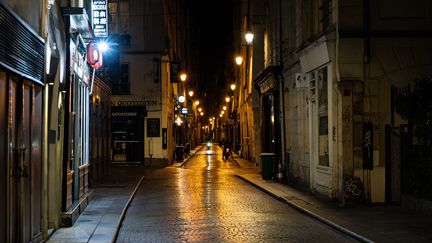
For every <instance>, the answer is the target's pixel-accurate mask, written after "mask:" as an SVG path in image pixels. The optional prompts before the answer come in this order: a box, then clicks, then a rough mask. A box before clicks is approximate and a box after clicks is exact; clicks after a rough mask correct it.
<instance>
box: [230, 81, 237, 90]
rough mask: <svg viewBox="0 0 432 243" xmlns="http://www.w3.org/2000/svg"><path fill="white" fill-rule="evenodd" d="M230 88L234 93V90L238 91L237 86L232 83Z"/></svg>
mask: <svg viewBox="0 0 432 243" xmlns="http://www.w3.org/2000/svg"><path fill="white" fill-rule="evenodd" d="M230 88H231V90H232V91H234V90H235V89H236V85H235V83H232V84H231V85H230Z"/></svg>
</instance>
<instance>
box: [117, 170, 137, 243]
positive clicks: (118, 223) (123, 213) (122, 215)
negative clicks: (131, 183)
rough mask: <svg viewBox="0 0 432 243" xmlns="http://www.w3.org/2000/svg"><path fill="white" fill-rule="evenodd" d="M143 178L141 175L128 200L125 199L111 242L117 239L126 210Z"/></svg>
mask: <svg viewBox="0 0 432 243" xmlns="http://www.w3.org/2000/svg"><path fill="white" fill-rule="evenodd" d="M143 180H144V176H141V179H140V180H139V182H138V184H137V185H136V186H135V189H134V190H133V192H132V194H131V195H130V197H129V200H128V201H127V203H126V205H125V206H124V208H123V210H122V213H121V214H120V217H119V220H118V222H117V227H116V231H115V233H114V237H113V239H112V240H111V242H112V243H114V242H116V241H117V238H118V235H119V232H120V227H121V225H122V224H123V220H124V217H125V216H126V212H127V210H128V209H129V206H130V204H131V203H132V200H133V198H134V197H135V194H136V192H137V191H138V188H139V187H140V186H141V183H142V181H143Z"/></svg>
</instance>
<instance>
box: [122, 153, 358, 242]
mask: <svg viewBox="0 0 432 243" xmlns="http://www.w3.org/2000/svg"><path fill="white" fill-rule="evenodd" d="M221 153H222V150H221V149H220V148H219V147H218V146H216V145H213V146H212V150H211V151H210V150H206V148H205V147H204V148H203V149H202V150H200V151H199V152H198V153H197V154H196V155H195V156H194V157H192V158H191V159H190V160H189V161H188V163H187V164H186V165H185V166H184V167H183V168H175V167H169V168H164V169H160V170H155V171H154V172H152V173H151V174H149V175H148V176H146V177H145V181H144V183H143V184H142V185H141V187H140V189H139V190H138V192H137V195H136V196H135V198H134V200H133V202H132V204H131V206H130V208H129V209H128V212H127V214H126V217H125V220H124V222H123V225H122V227H121V229H120V233H119V237H118V242H349V241H350V240H349V239H347V238H344V236H342V235H340V234H339V233H337V232H335V231H333V230H331V229H330V228H328V227H327V226H325V225H323V224H321V223H319V222H317V221H315V220H313V219H311V218H309V217H307V216H305V215H303V214H300V213H299V212H297V211H295V210H294V209H292V208H291V207H289V206H288V205H286V204H284V203H282V202H280V201H278V200H276V199H274V198H272V197H271V196H269V195H267V194H265V193H263V192H262V191H260V190H258V189H256V188H255V187H253V186H251V185H250V184H247V183H245V182H244V181H242V180H240V179H239V178H237V177H235V176H234V174H235V173H236V171H238V170H241V169H239V166H238V164H237V163H236V162H235V161H233V160H232V159H230V160H228V161H225V160H222V154H221Z"/></svg>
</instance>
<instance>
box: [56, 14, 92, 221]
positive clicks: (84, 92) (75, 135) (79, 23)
mask: <svg viewBox="0 0 432 243" xmlns="http://www.w3.org/2000/svg"><path fill="white" fill-rule="evenodd" d="M63 17H64V22H65V30H66V33H65V36H66V67H67V68H66V82H65V85H63V87H61V90H62V93H63V94H64V101H63V104H64V105H63V107H64V109H65V113H64V114H65V117H64V134H63V137H64V145H63V151H64V152H63V181H62V184H63V185H62V212H63V213H62V215H61V217H62V225H63V226H70V225H72V224H73V223H74V222H75V220H76V219H77V217H78V215H79V214H80V213H81V212H82V210H83V209H84V208H85V205H87V203H88V202H89V200H90V199H91V195H92V190H91V188H90V187H89V176H90V172H89V169H90V167H89V165H90V129H89V128H90V90H91V85H92V84H91V83H92V78H91V77H92V69H91V67H90V65H89V63H88V59H87V58H88V57H89V55H88V54H87V48H88V44H89V43H87V42H86V41H85V40H87V41H89V40H92V39H93V33H92V32H91V28H90V27H89V25H88V21H87V20H88V17H87V14H86V11H85V9H83V8H63Z"/></svg>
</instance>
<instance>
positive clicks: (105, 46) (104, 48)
mask: <svg viewBox="0 0 432 243" xmlns="http://www.w3.org/2000/svg"><path fill="white" fill-rule="evenodd" d="M108 48H109V46H108V43H106V42H105V41H102V42H99V43H98V49H99V50H100V51H102V52H106V51H108Z"/></svg>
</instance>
